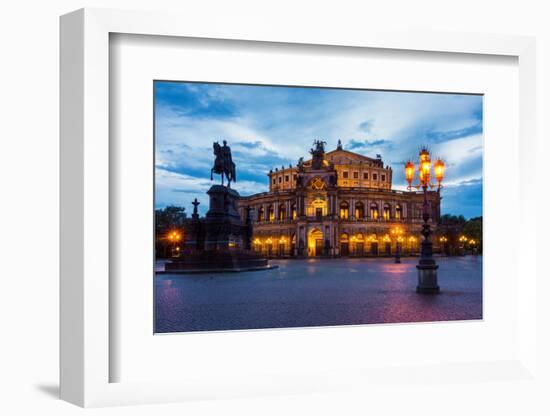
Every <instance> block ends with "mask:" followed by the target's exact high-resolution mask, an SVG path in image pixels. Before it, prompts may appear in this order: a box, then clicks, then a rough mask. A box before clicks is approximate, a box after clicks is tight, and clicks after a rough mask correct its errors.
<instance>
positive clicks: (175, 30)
mask: <svg viewBox="0 0 550 416" xmlns="http://www.w3.org/2000/svg"><path fill="white" fill-rule="evenodd" d="M325 29H326V28H323V30H321V29H320V28H319V29H315V28H312V29H311V30H308V31H307V32H304V31H302V30H300V28H298V27H296V28H294V27H290V28H289V27H287V28H285V30H284V31H283V30H281V29H280V28H279V27H278V26H277V25H276V24H273V25H265V24H264V25H261V26H258V25H254V24H252V23H251V25H250V27H243V26H240V27H239V30H238V31H236V30H235V28H234V27H233V26H232V24H231V22H226V23H224V22H223V21H219V22H217V23H216V25H212V26H205V25H204V24H203V23H202V22H201V21H200V19H193V18H192V16H182V15H178V14H169V13H151V12H137V11H120V10H107V9H82V10H78V11H76V12H73V13H71V14H68V15H65V16H63V17H62V18H61V236H60V238H61V282H60V284H61V339H60V348H61V357H60V358H61V390H60V393H61V398H62V399H64V400H67V401H69V402H71V403H75V404H77V405H80V406H86V407H87V406H106V405H119V404H137V403H158V402H165V401H183V400H190V399H194V398H209V397H211V398H215V397H242V396H250V395H255V394H273V393H276V394H280V393H294V394H295V393H303V392H323V391H333V390H339V389H342V388H345V387H343V386H344V384H342V382H341V381H340V380H342V379H347V380H348V383H350V382H351V380H353V383H355V385H357V386H371V387H372V386H373V385H376V383H388V382H390V380H392V379H393V378H395V377H399V378H402V379H407V377H409V382H410V383H413V382H414V381H413V380H417V381H418V380H420V382H421V383H427V382H428V381H426V380H429V379H433V378H434V377H436V375H437V377H442V379H449V380H450V379H453V380H456V379H460V380H463V381H468V380H470V381H471V382H473V383H475V382H479V381H480V380H482V379H483V377H481V378H479V377H476V376H474V375H473V373H474V372H475V371H482V372H484V375H485V376H487V375H488V374H491V375H493V376H494V377H495V378H497V379H498V377H499V375H500V376H502V377H504V378H505V379H507V380H510V379H511V380H516V379H517V380H518V381H521V380H525V379H526V378H532V377H535V376H536V369H537V365H536V355H535V351H536V345H537V339H536V313H537V312H536V302H535V301H534V299H535V297H536V279H537V270H536V266H535V264H536V261H535V251H533V250H530V249H529V247H527V245H525V244H523V245H521V244H520V245H518V250H519V267H520V268H521V273H522V285H521V286H520V287H519V288H518V292H517V308H518V309H517V319H518V322H519V323H520V325H519V326H518V328H519V334H518V340H519V345H518V348H517V356H515V357H510V359H509V360H505V361H499V362H490V361H489V362H487V361H481V362H474V363H468V364H462V365H457V364H456V363H441V364H440V365H439V366H422V365H419V366H418V368H416V369H415V370H411V369H410V368H409V369H403V370H402V371H401V372H400V370H399V369H389V368H380V369H378V370H372V369H371V370H370V371H369V373H368V374H365V373H363V372H361V371H353V370H350V369H349V368H348V369H345V368H342V369H335V370H333V372H332V373H331V374H330V377H326V378H325V379H319V377H317V375H315V374H288V373H281V374H279V375H278V376H276V377H270V378H269V379H267V378H266V379H264V380H244V381H240V382H235V380H234V377H233V375H232V374H220V375H219V379H218V380H216V382H215V383H212V381H211V380H204V379H202V380H201V379H196V378H193V379H191V378H190V379H188V380H183V381H176V382H170V381H166V382H143V383H125V382H118V383H113V382H110V380H111V377H110V371H109V368H110V364H111V363H112V362H113V360H116V359H117V357H116V356H114V354H113V351H112V350H111V349H110V347H109V346H110V326H109V325H110V313H109V308H110V307H112V306H113V305H110V302H112V298H111V297H110V295H109V294H110V291H112V289H113V288H112V287H111V286H110V281H109V274H110V267H111V263H110V261H109V238H110V237H109V235H110V234H109V227H110V220H111V218H110V206H109V200H110V195H109V189H110V168H111V169H112V166H111V163H112V160H110V158H109V135H110V132H109V94H110V84H109V36H110V34H113V33H123V34H136V35H154V36H171V37H192V38H207V39H226V40H246V41H251V42H280V43H282V44H306V45H332V46H335V47H356V48H382V49H389V50H410V51H431V52H438V53H458V54H485V55H504V56H511V57H516V58H517V59H518V62H519V64H518V65H519V91H520V92H519V140H520V142H518V152H519V153H518V157H519V161H518V162H519V172H518V174H519V183H520V185H521V186H520V187H519V188H518V189H514V190H512V192H514V193H515V195H516V197H517V198H518V199H519V201H520V202H519V207H518V210H519V211H518V214H519V216H520V218H519V219H518V220H517V221H518V227H519V228H520V229H521V230H522V231H521V236H522V239H525V240H526V241H535V240H536V234H535V233H536V218H535V216H534V215H533V213H532V212H530V211H529V206H532V205H534V204H535V200H534V198H535V194H536V192H535V189H534V187H535V184H534V183H533V182H531V181H529V178H528V174H529V162H530V161H531V160H534V158H535V157H534V155H535V154H536V132H535V125H536V120H535V117H536V111H535V109H536V108H535V90H536V84H535V41H534V39H533V38H530V37H518V36H507V35H487V34H465V33H437V34H436V33H428V32H410V31H409V32H401V33H400V32H396V31H387V32H381V31H377V30H372V31H369V30H361V31H360V32H354V31H353V30H350V31H348V32H342V31H338V32H334V31H330V30H325ZM519 144H521V146H519ZM503 180H504V179H503ZM527 213H529V215H527ZM516 273H519V269H518V270H517V271H516ZM407 374H408V376H407ZM419 377H420V378H419ZM445 377H447V378H445ZM347 385H348V384H345V386H347ZM358 389H360V387H358Z"/></svg>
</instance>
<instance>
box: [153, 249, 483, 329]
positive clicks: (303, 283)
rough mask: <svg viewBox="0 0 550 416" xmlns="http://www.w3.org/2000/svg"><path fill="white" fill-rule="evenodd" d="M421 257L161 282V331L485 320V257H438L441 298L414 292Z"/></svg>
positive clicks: (306, 263) (282, 265)
mask: <svg viewBox="0 0 550 416" xmlns="http://www.w3.org/2000/svg"><path fill="white" fill-rule="evenodd" d="M417 261H418V260H417V259H403V260H402V263H401V264H394V263H393V259H391V258H387V259H382V258H380V259H334V260H323V259H308V260H272V263H274V264H277V265H279V268H278V269H274V270H266V271H258V272H244V273H227V274H199V275H170V274H158V275H156V277H155V297H156V299H155V304H156V310H155V322H156V328H155V332H185V331H210V330H229V329H253V328H281V327H283V328H284V327H307V326H325V325H357V324H372V323H395V322H428V321H450V320H466V319H481V318H482V257H481V256H477V257H474V256H467V257H451V258H437V262H438V264H439V285H440V287H441V294H439V295H419V294H417V293H416V292H415V288H416V283H417V274H416V268H415V265H416V263H417Z"/></svg>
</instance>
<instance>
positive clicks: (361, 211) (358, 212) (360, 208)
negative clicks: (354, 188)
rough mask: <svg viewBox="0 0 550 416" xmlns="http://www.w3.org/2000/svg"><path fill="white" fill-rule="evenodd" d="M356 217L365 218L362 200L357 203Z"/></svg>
mask: <svg viewBox="0 0 550 416" xmlns="http://www.w3.org/2000/svg"><path fill="white" fill-rule="evenodd" d="M355 218H360V219H362V218H365V206H364V205H363V203H362V202H356V203H355Z"/></svg>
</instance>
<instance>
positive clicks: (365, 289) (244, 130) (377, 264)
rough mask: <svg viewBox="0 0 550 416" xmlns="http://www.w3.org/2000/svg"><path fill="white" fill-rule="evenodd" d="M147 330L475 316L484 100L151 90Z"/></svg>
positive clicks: (176, 84) (283, 89)
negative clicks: (150, 306)
mask: <svg viewBox="0 0 550 416" xmlns="http://www.w3.org/2000/svg"><path fill="white" fill-rule="evenodd" d="M152 88H153V102H152V103H151V104H152V105H153V108H154V120H153V122H154V155H155V160H154V177H155V189H154V193H155V194H154V227H155V236H154V239H155V241H154V250H155V266H154V270H153V271H152V275H153V285H154V311H153V313H154V333H157V334H160V333H186V332H197V331H228V330H250V329H268V328H270V329H274V328H307V327H327V326H331V327H332V326H343V325H366V324H395V323H418V322H430V323H434V322H441V321H470V320H482V319H483V109H484V107H483V98H484V97H483V95H482V94H473V93H468V92H460V93H459V92H452V93H450V92H449V93H442V92H430V91H390V90H368V89H359V88H357V89H352V88H335V87H325V86H296V85H253V84H230V83H221V82H216V83H213V82H196V81H193V82H188V81H179V80H155V81H153V85H152Z"/></svg>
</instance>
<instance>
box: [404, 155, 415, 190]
mask: <svg viewBox="0 0 550 416" xmlns="http://www.w3.org/2000/svg"><path fill="white" fill-rule="evenodd" d="M405 177H406V178H407V182H409V186H411V184H412V181H413V180H414V163H413V162H411V161H410V160H409V161H408V162H407V164H406V165H405Z"/></svg>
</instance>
